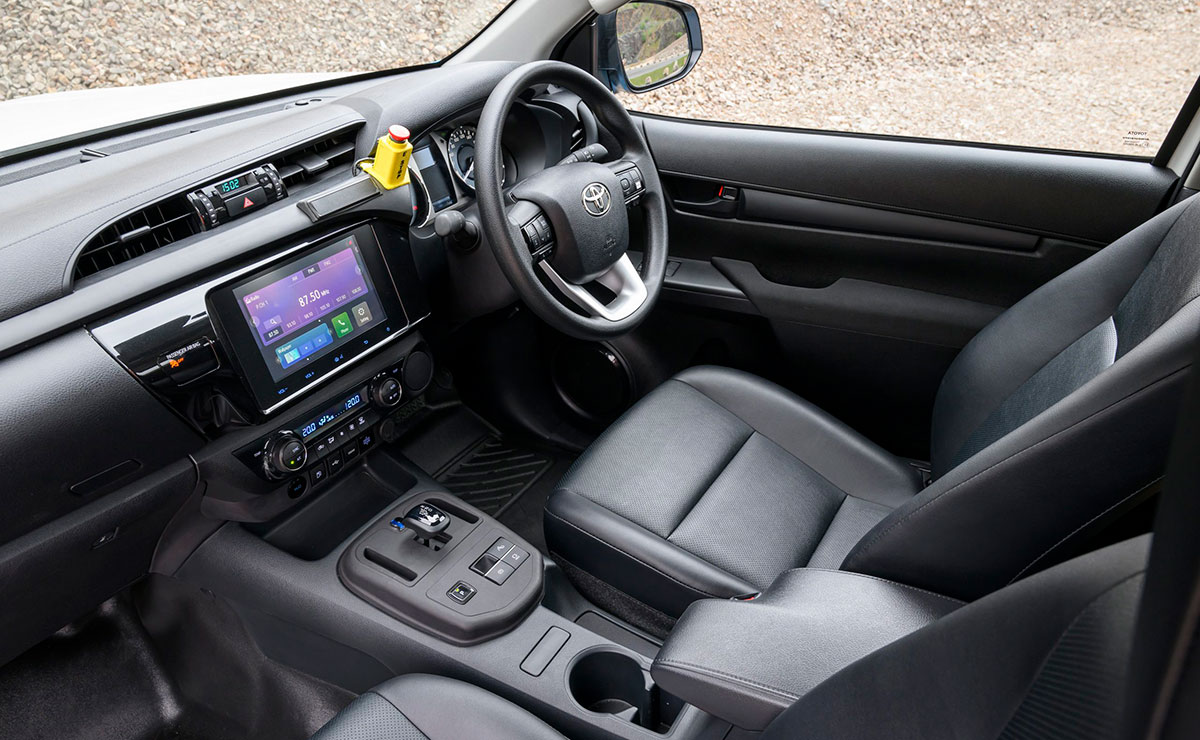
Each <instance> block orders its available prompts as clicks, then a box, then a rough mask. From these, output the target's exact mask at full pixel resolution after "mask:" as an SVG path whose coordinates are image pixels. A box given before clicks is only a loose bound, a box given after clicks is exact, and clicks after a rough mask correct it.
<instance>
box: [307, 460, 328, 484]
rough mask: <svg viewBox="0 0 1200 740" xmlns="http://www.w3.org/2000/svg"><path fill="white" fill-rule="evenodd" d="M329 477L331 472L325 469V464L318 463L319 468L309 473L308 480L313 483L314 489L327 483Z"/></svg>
mask: <svg viewBox="0 0 1200 740" xmlns="http://www.w3.org/2000/svg"><path fill="white" fill-rule="evenodd" d="M328 476H329V471H328V470H326V469H325V463H318V464H317V467H315V468H313V469H312V470H310V471H308V478H309V480H311V481H312V484H313V486H314V487H316V486H319V485H321V484H322V483H324V482H325V478H327V477H328Z"/></svg>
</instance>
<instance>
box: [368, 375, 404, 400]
mask: <svg viewBox="0 0 1200 740" xmlns="http://www.w3.org/2000/svg"><path fill="white" fill-rule="evenodd" d="M402 394H403V390H402V389H401V387H400V381H399V380H396V379H395V378H393V377H391V376H390V375H389V376H387V377H385V378H380V379H379V380H376V381H375V382H374V383H372V384H371V400H373V401H374V402H375V403H377V404H379V405H380V406H383V407H385V408H391V407H392V406H395V405H396V404H398V403H400V396H401V395H402Z"/></svg>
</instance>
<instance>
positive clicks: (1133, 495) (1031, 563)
mask: <svg viewBox="0 0 1200 740" xmlns="http://www.w3.org/2000/svg"><path fill="white" fill-rule="evenodd" d="M1160 480H1162V476H1161V475H1160V476H1158V477H1157V478H1155V479H1154V480H1152V481H1150V482H1149V483H1147V484H1146V485H1144V486H1141V487H1140V488H1138V489H1137V490H1136V491H1134V492H1133V493H1131V494H1129V495H1128V496H1126V497H1125V498H1123V499H1121V500H1120V501H1118V502H1116V503H1115V504H1113V505H1112V506H1110V507H1108V508H1107V509H1105V510H1104V511H1102V512H1100V513H1099V514H1097V515H1096V516H1094V517H1092V518H1091V519H1088V520H1087V521H1086V522H1084V523H1083V524H1080V525H1079V526H1078V527H1076V528H1075V529H1073V530H1071V532H1070V533H1069V534H1068V535H1067V536H1065V537H1063V538H1062V539H1060V540H1059V541H1058V542H1055V543H1054V544H1053V545H1051V546H1050V547H1047V548H1046V549H1045V550H1044V551H1042V553H1041V554H1040V555H1038V556H1037V557H1035V558H1034V559H1033V560H1030V561H1029V565H1026V566H1025V567H1024V568H1022V569H1021V570H1020V571H1018V572H1017V574H1016V575H1015V576H1013V577H1012V579H1011V580H1009V583H1010V584H1011V583H1016V582H1017V581H1018V580H1020V579H1021V576H1023V575H1024V574H1025V571H1027V570H1029V569H1030V568H1032V567H1033V566H1034V565H1036V564H1037V562H1038V561H1039V560H1041V559H1042V558H1044V557H1046V555H1048V554H1049V553H1051V552H1053V550H1054V549H1055V548H1056V547H1058V546H1059V545H1061V544H1062V543H1064V542H1066V541H1067V540H1069V539H1071V538H1072V537H1074V536H1075V535H1077V534H1079V532H1080V531H1081V530H1083V529H1085V528H1087V526H1088V525H1090V524H1092V523H1093V522H1095V521H1096V520H1097V519H1100V518H1101V517H1103V516H1105V515H1106V514H1108V513H1109V512H1111V511H1112V510H1113V509H1116V508H1118V507H1120V506H1122V505H1124V504H1125V503H1126V502H1127V501H1129V500H1130V499H1132V498H1136V497H1137V496H1139V495H1140V494H1141V493H1142V491H1145V490H1146V488H1148V487H1149V486H1152V485H1154V484H1155V483H1157V482H1158V481H1160Z"/></svg>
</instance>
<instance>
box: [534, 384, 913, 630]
mask: <svg viewBox="0 0 1200 740" xmlns="http://www.w3.org/2000/svg"><path fill="white" fill-rule="evenodd" d="M920 484H921V481H920V475H919V473H918V472H917V471H916V470H915V469H914V468H913V467H912V466H910V465H908V464H906V463H905V462H903V461H902V460H899V459H897V458H895V457H893V456H892V455H890V454H888V453H887V452H885V451H883V450H882V449H880V448H879V447H878V446H876V445H874V444H873V443H871V442H869V441H868V440H866V439H864V438H863V437H862V436H860V435H858V434H857V433H855V432H854V431H853V430H851V429H850V428H849V427H847V426H845V425H844V424H842V423H841V422H839V421H837V420H836V419H834V418H833V417H831V416H829V415H828V414H826V413H824V412H822V411H821V410H820V409H817V408H816V407H814V406H813V405H811V404H809V403H807V402H805V401H803V400H802V399H800V398H798V397H797V396H795V395H794V394H792V393H790V392H788V391H786V390H784V389H782V388H780V387H779V386H776V385H774V384H773V383H770V382H768V381H765V380H763V379H761V378H758V377H755V376H753V375H750V374H747V373H743V372H740V371H736V370H730V369H726V368H717V367H697V368H691V369H689V370H686V371H684V372H683V373H680V374H679V375H677V376H675V377H674V378H672V379H671V380H668V381H667V382H666V383H664V384H663V385H662V386H660V387H659V388H657V389H655V390H654V391H653V392H651V393H650V394H649V395H647V396H646V397H645V398H644V399H642V400H641V401H640V402H639V403H638V404H636V405H635V406H634V407H633V408H632V409H631V410H630V411H629V412H628V413H626V414H625V415H624V416H623V417H622V418H621V419H619V420H618V421H617V422H616V423H615V424H613V425H612V427H610V428H609V430H608V431H606V432H605V433H604V434H603V435H602V436H601V437H600V438H599V439H597V440H596V442H595V443H594V444H593V445H592V446H591V447H590V448H589V449H588V450H587V452H585V453H584V454H583V456H581V457H580V459H579V460H578V461H577V462H576V464H575V465H574V467H572V468H571V470H570V471H568V473H567V475H566V476H565V477H564V478H563V480H562V482H561V483H560V484H559V486H558V488H557V490H555V492H554V493H553V494H552V495H551V497H550V500H549V501H548V503H547V506H546V517H545V525H546V537H547V541H548V543H549V546H550V549H551V551H552V553H553V554H554V555H555V556H556V558H558V559H560V560H563V561H566V563H567V565H568V567H567V572H568V574H572V573H574V574H579V573H580V572H582V573H583V574H586V575H587V576H588V577H587V578H576V581H577V585H579V586H580V587H581V590H584V591H585V593H588V595H589V596H592V597H593V598H597V597H598V596H599V597H600V598H597V600H598V601H601V602H602V603H606V604H607V605H609V606H610V607H612V606H618V607H619V606H620V605H619V604H613V603H612V601H613V598H612V597H613V594H611V593H610V594H607V595H603V594H596V593H595V591H596V590H597V586H598V584H596V583H595V582H594V580H593V579H596V580H598V581H600V582H601V583H602V584H606V585H607V586H610V587H612V589H615V591H616V592H618V593H620V594H625V595H628V596H631V597H632V598H634V599H636V600H637V601H638V602H640V603H641V604H643V605H646V606H648V607H651V608H652V609H653V610H655V611H656V612H659V613H661V614H663V615H666V616H667V617H668V618H671V617H676V616H678V615H679V614H681V613H682V612H683V610H684V609H685V608H686V607H687V605H688V604H690V603H691V602H692V601H695V600H696V599H699V598H705V597H711V596H715V597H723V598H727V597H730V596H737V595H741V594H747V593H752V592H756V591H761V590H762V589H764V588H766V587H767V586H768V585H770V583H771V581H772V580H773V579H774V578H775V576H777V575H778V574H780V573H782V572H783V571H785V570H788V569H790V568H795V567H799V566H805V565H812V566H817V567H830V568H836V567H837V566H838V565H840V564H841V561H842V559H843V558H844V557H845V556H846V554H847V553H848V552H849V551H850V549H851V548H852V547H853V546H854V544H855V543H856V542H857V541H858V540H859V539H860V538H861V537H862V536H863V535H864V534H865V533H866V532H867V531H869V530H870V529H871V528H872V527H873V526H874V525H875V524H876V523H878V522H879V521H881V520H882V519H883V518H884V517H885V516H887V514H888V513H889V512H891V511H892V510H893V509H894V508H895V507H897V506H899V505H901V504H902V503H904V502H905V501H907V500H908V499H910V498H911V497H912V496H913V495H914V494H915V493H916V492H917V490H918V489H919V488H920ZM606 596H607V598H606ZM626 616H629V615H626ZM637 621H644V620H637Z"/></svg>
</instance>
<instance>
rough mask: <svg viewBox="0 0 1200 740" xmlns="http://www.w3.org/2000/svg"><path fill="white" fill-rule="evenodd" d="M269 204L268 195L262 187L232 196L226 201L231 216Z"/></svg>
mask: <svg viewBox="0 0 1200 740" xmlns="http://www.w3.org/2000/svg"><path fill="white" fill-rule="evenodd" d="M266 202H267V194H266V192H265V191H264V190H263V189H262V188H261V187H254V188H250V189H249V190H247V191H246V192H244V193H236V194H231V195H230V196H229V197H228V198H226V199H225V208H226V209H227V210H228V211H229V215H230V216H237V215H238V214H240V213H243V212H245V211H249V210H250V209H251V208H258V207H259V206H261V205H263V204H264V203H266Z"/></svg>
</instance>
